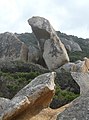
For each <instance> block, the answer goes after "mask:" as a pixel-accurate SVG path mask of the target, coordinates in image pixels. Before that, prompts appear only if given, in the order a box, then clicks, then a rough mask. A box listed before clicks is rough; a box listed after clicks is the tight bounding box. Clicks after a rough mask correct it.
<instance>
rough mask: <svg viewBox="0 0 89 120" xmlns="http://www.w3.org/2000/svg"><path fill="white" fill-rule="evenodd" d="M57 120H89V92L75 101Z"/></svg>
mask: <svg viewBox="0 0 89 120" xmlns="http://www.w3.org/2000/svg"><path fill="white" fill-rule="evenodd" d="M56 120H89V91H88V92H87V93H86V94H84V95H82V96H80V97H79V98H77V99H75V100H74V101H73V102H72V104H71V106H70V107H68V108H67V109H66V110H65V111H63V112H62V113H61V114H59V115H58V117H57V119H56Z"/></svg>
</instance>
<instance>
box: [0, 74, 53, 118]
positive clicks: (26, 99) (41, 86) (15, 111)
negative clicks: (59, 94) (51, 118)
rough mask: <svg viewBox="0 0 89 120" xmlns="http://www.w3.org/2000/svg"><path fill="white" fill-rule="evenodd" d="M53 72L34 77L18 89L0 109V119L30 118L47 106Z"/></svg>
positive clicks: (51, 94)
mask: <svg viewBox="0 0 89 120" xmlns="http://www.w3.org/2000/svg"><path fill="white" fill-rule="evenodd" d="M54 79H55V73H54V72H52V73H46V74H43V75H40V76H38V77H36V78H35V79H34V80H32V82H30V83H29V84H28V85H27V86H25V87H24V88H23V89H22V90H20V91H19V92H18V93H17V94H16V95H15V97H14V98H12V99H11V100H10V101H8V102H7V104H5V105H4V109H3V110H1V111H0V120H24V119H25V118H26V117H28V119H29V120H30V118H31V117H33V116H34V115H35V112H37V113H39V112H40V111H41V110H42V109H44V108H47V107H48V106H49V104H50V102H51V100H52V97H53V95H54V91H55V90H54V87H55V84H54Z"/></svg>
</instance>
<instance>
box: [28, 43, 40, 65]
mask: <svg viewBox="0 0 89 120" xmlns="http://www.w3.org/2000/svg"><path fill="white" fill-rule="evenodd" d="M40 56H41V54H40V50H39V49H38V48H37V47H35V46H32V45H29V52H28V62H33V63H37V61H38V60H39V58H40Z"/></svg>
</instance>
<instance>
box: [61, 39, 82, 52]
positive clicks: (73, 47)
mask: <svg viewBox="0 0 89 120" xmlns="http://www.w3.org/2000/svg"><path fill="white" fill-rule="evenodd" d="M60 39H61V41H62V42H63V44H64V45H65V47H66V49H67V50H68V51H70V52H74V51H82V49H81V47H80V46H79V44H78V43H77V42H75V41H73V39H72V38H70V39H69V40H68V39H66V38H60Z"/></svg>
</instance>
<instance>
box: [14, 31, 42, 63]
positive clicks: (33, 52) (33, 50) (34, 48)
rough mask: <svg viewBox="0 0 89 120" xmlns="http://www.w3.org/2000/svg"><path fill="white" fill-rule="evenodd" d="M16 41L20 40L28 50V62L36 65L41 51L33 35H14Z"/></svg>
mask: <svg viewBox="0 0 89 120" xmlns="http://www.w3.org/2000/svg"><path fill="white" fill-rule="evenodd" d="M15 35H16V36H17V38H18V39H20V40H21V41H22V42H24V43H25V44H26V45H27V46H28V48H29V51H28V62H34V63H37V62H38V59H39V58H40V57H41V54H40V53H41V51H40V47H39V43H38V40H37V39H36V37H35V35H34V34H33V33H24V34H23V33H22V34H17V33H15Z"/></svg>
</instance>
